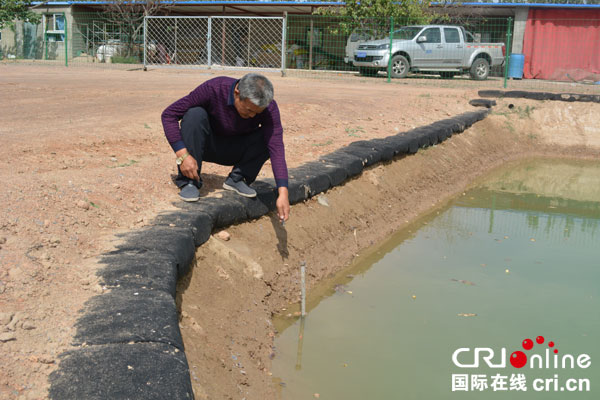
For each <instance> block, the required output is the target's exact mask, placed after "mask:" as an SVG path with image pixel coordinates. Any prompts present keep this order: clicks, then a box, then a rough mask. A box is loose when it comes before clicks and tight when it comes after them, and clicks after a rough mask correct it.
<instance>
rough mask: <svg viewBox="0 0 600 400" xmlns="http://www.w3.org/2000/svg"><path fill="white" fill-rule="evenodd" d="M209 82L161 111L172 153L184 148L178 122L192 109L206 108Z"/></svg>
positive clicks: (208, 99)
mask: <svg viewBox="0 0 600 400" xmlns="http://www.w3.org/2000/svg"><path fill="white" fill-rule="evenodd" d="M209 82H210V81H207V82H204V83H203V84H202V85H200V86H198V87H197V88H196V89H194V90H193V91H192V92H191V93H190V94H188V95H187V96H185V97H182V98H181V99H179V100H177V101H176V102H175V103H173V104H171V105H170V106H169V107H167V108H166V109H165V110H164V111H163V113H162V115H161V120H162V124H163V129H164V131H165V136H166V137H167V140H168V142H169V144H170V145H171V148H173V151H174V152H175V153H176V154H177V152H178V151H179V150H182V149H184V148H185V143H184V142H183V139H182V138H181V130H180V128H179V121H180V120H181V119H182V118H183V116H184V115H185V113H186V112H187V111H188V110H189V109H190V108H192V107H203V108H205V109H206V108H207V107H208V105H209V104H210V99H211V93H210V87H209ZM188 158H189V157H188ZM186 160H187V158H186ZM184 161H185V160H184Z"/></svg>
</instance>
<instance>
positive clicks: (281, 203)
mask: <svg viewBox="0 0 600 400" xmlns="http://www.w3.org/2000/svg"><path fill="white" fill-rule="evenodd" d="M277 190H278V192H279V196H278V197H277V203H275V205H276V206H277V216H278V217H279V221H281V222H285V221H287V220H288V218H289V217H290V200H289V198H288V188H286V187H280V188H279V189H277Z"/></svg>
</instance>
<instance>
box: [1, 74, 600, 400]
mask: <svg viewBox="0 0 600 400" xmlns="http://www.w3.org/2000/svg"><path fill="white" fill-rule="evenodd" d="M222 74H225V73H223V72H218V71H217V72H215V73H211V72H208V71H202V70H195V71H190V70H151V71H148V72H142V71H139V70H136V71H126V70H116V69H111V70H95V69H86V68H69V69H66V68H61V67H44V66H25V65H3V64H0V90H1V93H2V96H1V97H0V114H1V115H2V118H1V121H2V122H1V125H0V138H1V143H2V146H1V147H0V155H1V156H0V178H1V179H2V181H3V182H5V184H4V185H3V187H2V188H1V189H0V199H1V200H0V201H1V203H0V204H2V207H1V208H0V360H1V363H2V369H1V371H0V398H8V399H13V398H17V399H20V398H23V399H42V398H46V397H47V390H48V385H49V384H48V380H47V378H48V375H49V374H50V373H51V372H52V371H53V370H55V369H56V368H57V363H58V355H59V354H60V353H62V352H63V351H65V350H66V349H68V347H69V345H70V343H71V339H72V336H73V334H74V333H75V332H74V328H73V326H74V322H75V321H76V320H77V318H78V316H79V314H78V312H79V310H81V309H82V307H83V304H84V302H85V301H86V300H87V299H89V298H90V297H91V296H94V295H96V294H98V293H102V291H103V290H104V289H103V288H102V287H101V286H100V285H98V283H97V280H96V276H95V272H96V270H97V268H98V266H97V264H96V256H98V255H99V254H101V253H103V252H105V251H107V250H108V249H110V248H111V242H112V241H113V238H114V236H115V234H117V233H119V232H123V231H127V230H132V229H137V228H139V227H141V226H144V225H145V224H147V223H148V222H149V221H150V220H151V219H152V218H153V216H155V215H156V214H157V213H159V212H160V211H163V210H168V209H171V208H173V205H172V204H173V203H174V202H177V201H178V197H177V190H176V187H175V185H174V184H173V182H172V179H173V176H174V172H175V171H176V169H175V165H174V162H173V161H174V156H173V153H172V152H171V150H170V148H169V146H168V144H167V142H166V140H165V138H164V134H163V132H162V126H161V123H160V113H161V112H162V110H163V109H164V108H165V107H166V106H168V105H169V104H170V103H171V102H173V101H175V100H177V99H178V98H179V97H181V96H183V95H185V94H187V93H188V92H190V91H191V90H192V89H193V88H194V87H195V86H196V85H198V84H200V83H201V82H203V81H204V80H207V79H210V78H211V77H214V76H217V75H222ZM226 74H228V75H230V76H241V74H240V73H239V72H237V71H236V72H231V71H229V72H227V73H226ZM267 75H268V76H269V77H270V78H271V79H272V80H273V83H274V85H275V97H276V100H277V102H278V104H279V106H280V109H281V115H282V122H283V126H284V141H285V144H286V158H287V160H288V165H289V166H290V167H293V166H296V165H299V164H302V163H303V162H306V161H309V160H313V159H315V158H316V157H318V156H319V155H321V154H325V153H329V152H331V151H333V150H334V149H336V148H338V147H341V146H344V145H346V144H348V143H350V142H352V141H355V140H361V139H368V138H374V137H384V136H388V135H390V134H394V133H397V132H401V131H405V130H408V129H411V128H413V127H417V126H421V125H424V124H428V123H430V122H433V121H436V120H439V119H442V118H447V117H448V116H453V115H456V114H459V113H462V112H465V111H469V110H471V109H472V107H471V106H469V105H468V100H469V99H472V98H475V97H477V95H476V92H477V90H478V89H486V88H490V87H488V86H486V83H485V82H484V83H482V84H478V85H474V84H471V83H470V84H469V85H468V88H466V89H465V88H461V87H460V85H458V84H457V85H445V86H448V87H435V86H433V85H432V83H431V81H427V82H426V83H423V84H421V82H420V81H419V80H411V81H410V82H408V84H407V83H406V82H401V83H397V82H395V83H392V84H386V83H385V80H382V79H365V78H358V77H345V78H344V79H332V80H326V79H305V78H298V77H286V78H281V77H280V76H279V75H278V74H267ZM450 86H453V87H450ZM492 88H497V84H496V85H494V87H492ZM560 89H561V88H558V90H560ZM512 103H514V104H515V105H516V107H513V108H512V109H509V108H508V107H507V106H508V101H502V102H500V105H499V107H498V108H497V109H496V111H495V114H494V115H493V116H492V117H491V118H490V119H489V120H486V121H484V122H482V123H481V124H478V125H477V126H476V127H475V128H473V129H471V130H469V131H468V132H466V133H465V134H462V135H460V136H456V137H453V138H452V139H451V140H449V141H447V142H445V143H444V144H442V145H439V146H435V147H433V148H431V149H429V150H427V151H424V152H419V153H418V154H417V155H415V156H411V157H407V158H405V159H402V160H400V161H397V162H394V163H389V164H387V165H385V166H379V167H376V168H373V169H370V170H369V171H367V172H366V173H364V174H363V175H362V177H361V178H359V179H354V180H352V181H351V182H349V183H348V184H347V185H344V187H342V188H337V189H333V190H331V191H329V192H328V193H327V194H326V196H327V199H328V202H329V204H330V207H323V206H322V205H321V204H320V203H317V202H316V200H314V201H313V200H311V201H309V202H306V203H304V204H300V205H297V206H294V207H293V208H292V216H291V220H290V222H289V223H288V224H286V227H285V229H281V227H279V226H278V225H277V224H276V223H274V222H273V221H272V219H270V218H269V217H264V218H262V219H260V220H258V221H256V222H254V223H249V224H241V225H239V226H236V227H232V228H231V229H229V230H228V231H229V232H230V233H231V235H232V239H231V240H230V241H228V242H222V241H220V240H219V239H215V238H211V240H210V241H209V242H208V243H207V244H205V245H204V246H202V247H201V248H200V249H199V252H198V262H197V265H196V268H194V269H193V271H192V273H191V275H190V276H188V277H187V278H186V279H185V280H184V281H183V282H181V284H180V296H179V302H180V305H181V308H182V313H181V316H182V320H181V327H182V331H183V333H184V337H185V344H186V354H188V359H189V361H190V368H191V370H192V381H193V383H194V385H195V387H194V388H195V391H196V396H197V397H198V398H243V397H246V398H247V399H263V398H274V397H276V396H277V393H276V391H275V389H273V385H272V382H271V380H272V378H273V377H272V376H271V375H270V373H271V371H270V370H269V369H270V359H271V357H273V356H274V355H275V354H274V353H273V350H272V349H271V345H272V339H273V336H274V335H275V330H274V328H273V327H272V325H271V316H272V314H273V313H275V312H281V309H282V308H286V307H287V304H288V303H290V302H295V301H297V298H298V293H297V290H296V287H295V285H296V283H295V281H296V280H297V277H296V276H295V268H296V267H297V264H298V262H299V261H300V260H306V261H307V262H308V263H309V265H311V266H312V269H311V271H310V273H309V285H310V286H311V287H312V286H313V285H314V284H315V283H316V282H317V281H319V280H322V279H324V278H326V277H328V276H330V275H331V274H333V273H334V272H335V271H338V270H340V269H341V268H342V267H343V266H345V265H348V263H350V262H351V261H352V259H353V258H355V257H356V254H358V253H359V251H362V250H363V249H365V248H367V247H368V246H370V245H372V244H373V243H376V242H377V241H379V240H381V239H383V238H384V237H385V236H387V235H388V234H389V233H390V232H392V231H393V230H395V229H397V228H399V227H401V226H402V225H403V224H405V223H406V221H409V220H411V219H413V218H415V217H416V216H417V215H419V214H420V213H422V212H424V211H425V210H427V209H429V208H431V207H432V206H435V205H439V204H440V201H442V200H443V199H446V198H448V196H451V195H453V194H456V193H458V192H460V191H461V190H462V188H464V187H465V185H467V184H468V183H469V182H470V181H471V180H472V179H474V178H475V177H476V176H478V175H479V174H481V173H482V172H483V171H485V170H487V169H490V168H492V167H493V166H496V165H499V164H500V163H502V162H503V161H505V160H509V159H514V158H518V157H522V156H524V155H527V154H554V155H557V154H561V155H571V156H575V157H597V155H598V153H597V152H598V149H599V148H600V129H599V128H597V127H598V126H600V124H599V123H598V117H597V115H598V112H597V109H598V105H597V104H575V103H561V102H543V103H540V102H531V101H518V102H517V101H512ZM203 173H204V181H205V186H204V188H203V190H202V194H203V195H208V196H210V195H214V194H215V193H217V192H218V191H219V190H220V187H221V183H222V181H223V179H224V177H225V175H226V174H227V173H228V169H227V168H224V167H219V166H215V165H212V164H207V165H205V167H204V168H203ZM261 176H263V177H269V176H271V170H270V167H269V166H265V168H263V170H262V172H261ZM259 178H260V177H259ZM324 254H325V256H323V255H324ZM240 266H241V267H243V268H240ZM261 274H262V276H261V277H260V278H255V277H254V275H256V276H259V275H261ZM200 277H202V279H199V278H200ZM245 310H246V311H245ZM247 310H250V312H248V311H247ZM244 311H245V312H244ZM292 316H293V315H292ZM232 354H239V355H240V357H241V360H240V361H238V362H237V363H239V364H240V365H243V366H244V369H241V367H239V366H237V365H232V361H231V360H232V358H231V356H232ZM236 357H237V356H236ZM240 370H243V371H244V373H241V372H240Z"/></svg>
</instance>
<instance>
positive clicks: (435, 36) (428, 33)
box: [421, 28, 442, 43]
mask: <svg viewBox="0 0 600 400" xmlns="http://www.w3.org/2000/svg"><path fill="white" fill-rule="evenodd" d="M421 36H425V37H426V38H427V40H426V41H425V42H423V43H442V33H441V32H440V28H429V29H425V30H424V31H423V33H422V34H421Z"/></svg>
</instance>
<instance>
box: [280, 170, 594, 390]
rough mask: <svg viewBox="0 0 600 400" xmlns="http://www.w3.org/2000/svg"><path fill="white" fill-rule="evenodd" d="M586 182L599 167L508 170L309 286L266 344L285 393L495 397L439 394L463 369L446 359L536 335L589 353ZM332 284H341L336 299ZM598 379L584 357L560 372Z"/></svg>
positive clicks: (590, 192) (590, 205)
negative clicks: (303, 303)
mask: <svg viewBox="0 0 600 400" xmlns="http://www.w3.org/2000/svg"><path fill="white" fill-rule="evenodd" d="M566 171H568V173H567V172H566ZM530 175H531V176H533V178H530ZM547 175H549V176H547ZM598 183H600V166H599V164H598V163H595V164H589V163H572V162H566V163H561V162H556V161H551V162H545V161H535V162H531V163H526V164H522V165H518V166H516V167H513V168H511V169H508V170H505V171H500V172H498V173H496V174H494V175H493V176H492V177H491V178H490V179H488V180H487V181H485V182H482V183H480V184H478V185H477V186H476V187H475V188H473V189H472V190H469V191H467V192H466V193H465V195H463V196H460V197H459V198H457V199H456V201H454V202H453V203H452V204H450V205H449V206H448V208H447V209H445V210H441V211H439V212H436V213H433V214H432V215H429V216H426V217H424V218H422V219H420V220H419V221H416V222H415V223H414V224H412V225H411V226H410V227H408V228H407V229H406V230H404V231H402V232H398V233H397V234H396V235H394V237H392V238H390V239H389V240H388V241H386V242H385V243H383V244H381V245H380V246H378V247H376V248H373V249H370V250H369V251H368V252H366V254H365V255H363V257H362V260H361V262H360V263H358V264H355V265H353V266H352V267H351V269H350V270H348V271H344V272H343V273H341V274H340V276H341V278H340V279H339V280H336V281H335V282H328V283H327V287H326V289H324V288H317V289H316V290H313V291H312V298H311V297H309V302H308V305H309V307H308V309H309V310H310V312H309V314H308V316H307V318H306V319H305V320H302V323H300V322H299V321H297V320H294V319H289V318H288V319H285V318H284V319H283V320H280V321H279V324H280V325H278V327H281V326H284V325H293V326H292V327H291V328H289V329H287V330H285V331H284V332H283V333H282V334H281V335H280V336H279V337H278V338H277V340H276V347H277V356H276V358H275V360H274V365H273V367H274V374H275V375H276V376H278V377H279V379H281V380H282V382H283V383H284V384H285V387H283V389H282V390H283V391H282V396H283V398H284V399H301V398H312V397H313V396H314V394H315V393H319V395H320V398H331V399H366V398H368V399H454V398H461V399H463V398H468V397H471V398H477V399H487V398H498V396H497V394H496V393H494V392H492V391H487V392H485V391H484V392H478V393H473V392H469V393H460V394H457V393H452V392H451V388H450V377H451V376H452V374H454V373H460V372H461V370H458V371H456V367H455V366H454V365H453V364H452V362H451V355H452V353H453V351H454V350H455V349H457V348H460V347H474V346H485V347H494V348H501V347H507V348H509V352H510V351H513V350H516V349H517V347H518V346H519V344H520V343H521V342H522V340H523V339H525V338H526V337H529V336H533V337H535V336H537V335H539V334H543V335H546V336H547V337H552V339H553V340H555V341H556V342H557V343H560V351H561V352H565V354H566V353H568V354H578V353H582V352H585V353H587V354H590V355H591V357H592V359H597V357H600V351H599V350H600V344H599V343H598V341H597V337H598V336H599V335H600V269H599V268H598V267H597V266H598V261H597V260H598V256H600V251H599V250H598V249H597V248H598V246H597V240H596V235H597V230H598V221H599V220H600V204H599V203H598V202H597V201H594V196H598V197H596V200H598V199H600V185H598ZM577 185H589V186H590V187H586V188H579V187H578V186H577ZM535 190H539V191H540V192H539V193H537V192H535ZM336 284H338V285H339V284H343V285H345V286H343V290H340V291H338V293H336V292H335V291H334V290H333V287H334V286H335V285H336ZM334 293H336V294H335V295H333V294H334ZM282 321H284V322H282ZM280 329H281V328H280ZM596 364H597V363H596ZM462 372H463V373H464V372H465V371H462ZM495 372H497V371H492V370H489V369H486V368H481V369H479V370H477V373H478V374H487V375H488V376H492V375H493V374H492V373H495ZM509 372H510V371H509ZM598 372H599V369H598V367H596V366H595V364H594V362H592V367H590V368H589V369H587V370H584V371H569V373H571V374H572V375H573V376H575V377H579V376H580V377H588V378H592V380H594V377H597V376H600V374H599V373H598ZM536 374H537V372H536V373H531V374H529V372H528V376H529V378H530V379H533V378H534V377H535V376H537V375H536ZM538 375H539V374H538ZM530 383H531V382H530ZM596 385H597V383H596ZM594 387H595V386H594V382H592V390H593V389H594ZM512 394H513V393H512V392H510V393H508V392H507V393H503V395H505V396H504V397H503V398H513V397H512V396H511V395H512ZM588 394H589V395H590V396H591V397H590V396H588ZM499 395H502V394H499ZM518 395H519V398H523V399H536V398H544V399H548V398H549V399H562V398H564V396H561V393H547V392H542V393H537V392H535V391H533V390H529V391H528V392H526V393H518ZM500 397H502V396H500ZM597 397H598V396H597V395H594V392H590V393H587V394H583V396H582V397H581V398H597Z"/></svg>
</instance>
